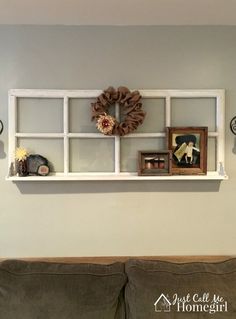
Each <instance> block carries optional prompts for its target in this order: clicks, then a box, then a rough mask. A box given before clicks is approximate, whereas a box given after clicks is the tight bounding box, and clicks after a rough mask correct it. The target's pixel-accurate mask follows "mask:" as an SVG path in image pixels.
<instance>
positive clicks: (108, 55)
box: [0, 26, 236, 257]
mask: <svg viewBox="0 0 236 319" xmlns="http://www.w3.org/2000/svg"><path fill="white" fill-rule="evenodd" d="M235 39H236V27H31V26H28V27H12V26H1V27H0V118H1V119H2V120H3V121H4V123H5V124H6V123H7V117H8V114H7V91H8V89H10V88H54V89H56V88H58V89H63V88H65V89H82V88H85V89H89V88H91V89H97V88H100V89H103V88H106V87H107V86H109V85H114V86H119V85H126V86H128V87H130V88H193V89H194V88H196V89H199V88H203V89H204V88H205V89H208V88H225V89H226V92H227V93H226V169H227V173H228V175H229V177H230V179H229V181H224V182H222V183H218V182H210V181H208V182H207V181H205V182H196V181H194V182H187V181H182V182H158V181H157V182H73V183H72V182H58V183H54V182H52V183H46V182H42V183H18V184H14V183H11V182H6V181H5V175H6V174H7V159H6V157H5V156H6V153H7V125H6V128H5V131H4V133H3V135H2V136H1V137H0V256H2V257H3V256H5V257H17V256H85V255H87V256H88V255H151V254H153V255H177V254H182V255H187V254H191V255H196V254H236V245H235V244H236V232H235V225H236V214H235V195H236V192H235V191H236V186H235V185H236V155H235V154H234V153H233V151H232V149H233V147H234V143H236V141H235V139H234V137H233V135H232V134H231V133H230V131H229V127H228V126H229V121H230V119H231V118H232V116H234V115H236V108H235V105H236V63H235V57H236V41H235ZM235 148H236V147H235Z"/></svg>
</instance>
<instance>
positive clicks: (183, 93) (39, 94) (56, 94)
mask: <svg viewBox="0 0 236 319" xmlns="http://www.w3.org/2000/svg"><path fill="white" fill-rule="evenodd" d="M134 90H136V89H132V90H131V91H134ZM138 91H139V92H140V94H141V95H142V97H143V98H154V97H157V98H158V97H160V98H165V97H167V96H171V97H183V98H184V97H189V98H195V97H217V96H218V95H221V94H222V92H224V90H221V89H217V90H142V89H138ZM102 92H103V90H47V89H45V90H40V89H34V90H31V89H12V90H10V91H9V94H10V95H14V96H16V97H35V98H64V97H65V96H67V97H68V98H95V97H97V96H98V95H100V94H101V93H102Z"/></svg>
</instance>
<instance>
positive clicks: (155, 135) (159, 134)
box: [122, 133, 166, 138]
mask: <svg viewBox="0 0 236 319" xmlns="http://www.w3.org/2000/svg"><path fill="white" fill-rule="evenodd" d="M165 136H166V134H165V133H131V134H128V135H125V136H122V138H147V137H157V138H160V137H165Z"/></svg>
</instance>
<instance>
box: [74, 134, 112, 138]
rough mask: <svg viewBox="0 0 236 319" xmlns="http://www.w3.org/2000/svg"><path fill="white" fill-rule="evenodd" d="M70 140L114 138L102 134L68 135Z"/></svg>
mask: <svg viewBox="0 0 236 319" xmlns="http://www.w3.org/2000/svg"><path fill="white" fill-rule="evenodd" d="M68 137H69V138H113V139H114V136H109V135H103V134H102V133H68Z"/></svg>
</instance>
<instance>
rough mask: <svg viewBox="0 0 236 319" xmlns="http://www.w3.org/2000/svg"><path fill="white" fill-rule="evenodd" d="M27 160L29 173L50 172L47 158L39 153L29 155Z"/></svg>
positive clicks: (44, 173)
mask: <svg viewBox="0 0 236 319" xmlns="http://www.w3.org/2000/svg"><path fill="white" fill-rule="evenodd" d="M27 162H28V173H29V175H40V176H46V175H48V174H49V172H50V168H49V165H48V160H47V159H46V158H45V157H43V156H41V155H39V154H33V155H29V156H28V158H27Z"/></svg>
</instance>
